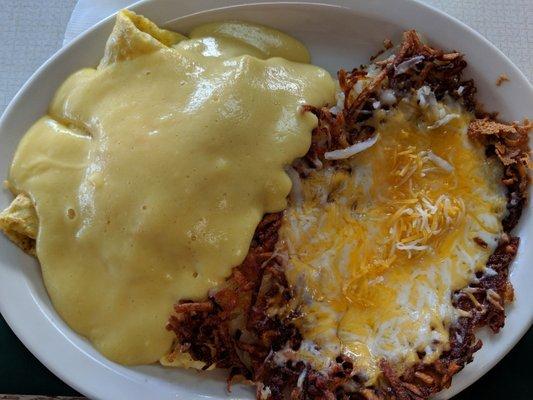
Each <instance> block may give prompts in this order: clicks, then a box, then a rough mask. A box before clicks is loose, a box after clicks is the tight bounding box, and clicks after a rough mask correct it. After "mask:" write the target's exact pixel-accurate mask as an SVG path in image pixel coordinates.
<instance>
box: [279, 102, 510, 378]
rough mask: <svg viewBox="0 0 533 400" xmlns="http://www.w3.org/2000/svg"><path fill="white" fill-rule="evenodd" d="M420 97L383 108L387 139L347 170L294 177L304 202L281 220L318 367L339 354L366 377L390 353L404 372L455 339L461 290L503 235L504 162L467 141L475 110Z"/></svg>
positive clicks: (381, 126)
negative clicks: (419, 100)
mask: <svg viewBox="0 0 533 400" xmlns="http://www.w3.org/2000/svg"><path fill="white" fill-rule="evenodd" d="M419 94H420V93H419ZM423 94H424V95H425V96H426V97H428V98H429V100H427V101H425V102H423V104H422V105H419V104H418V103H417V101H416V95H413V98H412V99H409V101H401V102H400V103H399V105H398V108H395V109H393V110H391V111H384V110H379V111H376V112H375V115H374V117H373V119H372V120H371V122H370V123H371V124H373V125H374V127H375V128H376V132H377V133H376V135H379V139H378V140H377V142H376V143H375V144H374V145H373V146H371V147H369V148H368V149H366V150H365V151H362V152H360V153H358V154H355V155H353V156H352V157H351V158H350V159H349V160H347V161H345V162H344V166H345V167H346V168H343V169H336V170H335V169H333V168H331V167H330V168H325V169H322V170H318V171H315V172H314V173H313V174H311V176H310V177H309V178H307V179H303V180H301V181H300V182H299V184H298V185H294V186H293V187H295V188H298V190H299V191H300V193H299V195H298V196H299V199H300V200H299V202H298V203H297V204H295V203H291V205H290V207H289V209H288V210H287V211H286V213H285V217H284V222H283V226H282V228H281V235H280V238H281V240H280V245H279V248H278V251H279V252H285V253H287V254H288V259H289V261H288V266H287V274H288V279H289V281H290V283H291V284H292V285H293V287H294V288H295V290H296V293H297V296H298V298H299V300H300V302H301V304H302V310H303V316H302V317H301V318H300V319H299V320H298V321H297V324H298V326H299V328H300V329H301V330H302V332H303V335H304V339H306V340H307V341H309V342H312V343H314V344H315V345H316V346H317V347H318V348H319V349H320V350H319V353H320V357H314V360H315V361H313V362H314V363H315V367H316V368H319V369H320V368H324V366H325V365H328V364H327V363H325V361H324V360H325V359H332V358H333V359H334V358H335V357H336V356H337V355H338V354H339V353H341V352H342V353H344V354H346V355H348V356H349V357H350V358H351V359H352V360H353V362H354V365H355V367H356V368H357V369H358V373H359V374H360V375H361V376H363V377H366V379H367V381H366V382H367V384H372V383H374V382H375V380H376V379H377V377H378V376H379V374H380V372H379V367H378V363H379V360H380V359H382V358H386V359H388V360H390V361H392V362H393V363H395V364H396V365H397V366H398V368H400V369H401V368H402V367H406V366H408V365H411V364H413V363H414V362H417V361H419V360H420V359H422V360H423V361H424V362H432V361H434V360H436V359H437V358H438V357H439V356H440V354H441V353H442V351H444V350H446V349H447V348H449V338H448V332H449V328H450V326H451V325H452V324H453V323H454V321H456V319H457V318H458V316H459V315H460V311H458V310H456V309H455V308H454V307H453V306H452V302H451V301H452V295H453V292H454V291H455V290H457V289H460V288H462V287H464V286H466V285H467V284H468V283H469V282H470V281H471V280H472V278H473V277H474V275H473V274H474V273H475V272H476V271H479V270H483V269H484V268H485V263H486V261H487V258H488V257H489V255H490V253H491V252H492V251H493V249H494V247H495V245H496V243H497V240H498V238H499V236H500V235H501V233H502V227H501V222H500V221H501V219H502V217H503V215H504V212H505V203H506V199H505V193H504V189H503V186H502V185H501V184H500V179H501V173H502V172H501V168H500V167H499V166H498V165H497V163H496V162H494V161H493V160H488V159H487V158H486V157H485V155H484V148H483V147H482V146H479V145H476V144H474V143H472V142H471V141H470V140H469V139H468V137H467V126H468V123H469V121H470V119H471V115H470V114H469V113H467V112H465V111H464V110H463V109H462V108H461V107H460V106H459V105H458V104H454V102H453V101H452V100H451V99H447V100H446V102H444V103H442V102H435V101H433V100H434V97H433V96H431V94H430V93H423ZM449 116H453V117H449ZM348 171H350V172H348ZM475 237H479V238H481V239H483V240H484V241H485V242H487V243H488V247H487V248H486V249H484V248H482V247H481V246H479V245H477V244H476V243H475V242H474V240H473V239H474V238H475ZM486 273H489V274H490V273H491V271H486Z"/></svg>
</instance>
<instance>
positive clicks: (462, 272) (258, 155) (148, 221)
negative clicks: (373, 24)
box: [0, 11, 529, 400]
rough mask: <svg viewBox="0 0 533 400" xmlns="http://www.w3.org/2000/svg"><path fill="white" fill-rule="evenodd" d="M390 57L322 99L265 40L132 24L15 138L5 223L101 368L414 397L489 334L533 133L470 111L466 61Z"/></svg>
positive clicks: (434, 54) (505, 286) (302, 63)
mask: <svg viewBox="0 0 533 400" xmlns="http://www.w3.org/2000/svg"><path fill="white" fill-rule="evenodd" d="M387 48H389V50H390V53H392V54H390V55H382V56H381V57H379V58H377V59H375V60H374V62H373V64H371V65H370V66H368V67H366V68H361V69H354V70H353V71H351V72H346V71H342V70H341V71H340V72H339V75H338V77H339V83H338V86H339V88H338V91H337V94H336V99H335V86H334V82H333V80H332V79H331V77H330V76H329V74H328V73H327V72H325V71H324V70H322V69H321V68H318V67H315V66H313V65H310V64H308V62H309V54H308V53H307V50H306V49H305V47H304V46H303V45H302V44H301V43H299V42H298V41H296V40H295V39H293V38H291V37H290V36H288V35H285V34H283V33H281V32H279V31H275V30H273V29H270V28H266V27H261V26H258V25H253V24H249V23H244V22H218V23H211V24H206V25H203V26H200V27H198V28H196V29H194V30H193V31H192V32H191V34H190V35H189V38H187V37H185V36H182V35H180V34H178V33H175V32H171V31H167V30H162V29H160V28H158V27H157V26H155V25H154V24H153V23H151V22H150V21H149V20H147V19H145V18H143V17H141V16H138V15H136V14H134V13H131V12H129V11H122V12H121V13H119V14H118V16H117V22H116V25H115V28H114V30H113V33H112V35H111V37H110V38H109V40H108V43H107V46H106V50H105V55H104V57H103V59H102V61H101V63H100V65H99V66H98V68H96V69H84V70H82V71H79V72H77V73H75V74H74V75H72V76H71V77H69V78H68V79H67V81H66V82H65V83H64V84H63V85H62V86H61V88H60V89H59V90H58V92H57V94H56V96H55V98H54V100H53V101H52V104H51V106H50V109H49V113H48V115H47V116H46V117H43V118H42V119H40V120H39V121H37V122H36V124H35V125H34V126H33V127H32V128H31V129H30V130H29V131H28V133H27V134H26V136H25V137H24V138H23V139H22V141H21V143H20V145H19V148H18V149H17V152H16V154H15V157H14V160H13V164H12V168H11V174H10V177H9V180H8V182H7V183H8V187H9V188H10V189H11V190H12V192H13V193H14V194H15V199H14V200H13V203H12V204H11V205H10V206H9V207H8V208H7V209H6V210H4V211H3V212H2V213H1V214H0V227H1V228H2V229H3V230H4V232H5V233H6V234H7V236H8V237H9V238H10V239H11V240H13V241H14V242H15V243H17V244H18V245H19V246H20V247H21V248H22V249H23V250H25V251H27V252H28V253H30V254H32V255H35V256H36V257H37V258H38V259H39V262H40V264H41V268H42V271H43V278H44V281H45V284H46V287H47V290H48V293H49V294H50V297H51V299H52V302H53V304H54V306H55V308H56V309H57V311H58V312H59V314H60V315H61V316H62V317H63V318H64V319H65V321H66V322H67V323H68V324H69V325H70V326H71V327H72V328H73V329H75V330H76V331H77V332H79V333H80V334H82V335H84V336H86V337H87V338H88V339H89V340H91V341H92V343H93V344H94V345H95V347H96V348H97V349H98V350H99V351H100V352H102V353H103V354H104V355H105V356H106V357H108V358H110V359H112V360H114V361H117V362H120V363H123V364H142V363H152V362H154V361H157V360H159V361H160V362H161V364H163V365H165V366H174V367H189V368H197V369H209V368H213V367H217V368H226V369H228V370H229V378H228V382H229V383H231V382H233V381H235V380H239V379H245V380H248V381H251V382H252V383H254V384H255V385H256V388H257V392H256V393H257V398H258V399H270V398H271V399H284V398H294V399H323V398H327V399H334V398H338V399H361V398H366V399H369V400H374V399H402V400H403V399H425V398H427V397H428V396H430V395H432V394H433V393H435V392H437V391H439V390H441V389H442V388H445V387H447V386H449V384H450V382H451V377H452V376H453V375H454V374H455V373H457V372H458V371H459V370H461V369H462V368H463V366H464V365H465V364H466V363H467V362H469V361H471V359H472V355H473V353H474V352H475V351H476V350H477V349H479V347H480V346H481V344H480V342H479V341H478V340H477V339H476V337H475V329H476V328H478V327H480V326H484V325H488V326H489V327H490V328H491V329H492V330H493V331H495V332H497V331H498V330H499V329H500V328H501V327H502V326H503V323H504V316H505V314H504V308H503V307H504V305H505V302H507V301H511V300H512V297H513V294H512V293H513V292H512V287H511V285H510V283H509V280H508V271H509V266H510V263H511V261H512V259H513V258H514V256H515V254H516V251H517V247H518V238H516V237H514V236H512V234H511V230H512V229H513V228H514V226H515V225H516V223H517V222H518V220H519V218H520V215H521V211H522V208H523V206H524V204H525V202H526V199H527V189H528V183H529V178H528V169H529V158H528V153H529V148H528V130H529V124H528V123H527V122H526V123H524V124H522V125H521V124H517V123H516V124H512V125H508V124H504V123H501V122H497V121H496V120H495V119H494V116H493V115H489V114H486V113H483V112H481V111H480V110H479V109H476V102H475V98H474V94H475V86H474V84H473V82H472V81H463V80H462V77H461V75H462V71H463V69H464V68H465V67H466V62H465V61H464V59H463V56H462V55H461V54H460V53H457V52H451V53H446V52H443V51H441V50H438V49H434V48H432V47H429V46H427V45H425V44H423V43H422V42H421V41H420V39H419V37H418V35H417V33H416V32H414V31H408V32H406V33H405V35H404V39H403V42H402V44H401V46H399V48H397V49H390V48H391V45H390V44H388V45H387ZM291 183H292V188H291ZM289 192H290V193H289ZM287 196H288V199H286V198H287ZM254 231H255V232H254Z"/></svg>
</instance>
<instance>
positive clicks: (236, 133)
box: [10, 11, 334, 364]
mask: <svg viewBox="0 0 533 400" xmlns="http://www.w3.org/2000/svg"><path fill="white" fill-rule="evenodd" d="M228 27H230V28H231V29H229V28H228ZM250 31H253V33H254V34H253V38H252V39H253V40H244V39H243V36H242V35H241V34H240V33H243V32H244V33H245V36H246V32H250ZM239 32H240V33H239ZM277 56H283V57H285V58H272V57H277ZM289 60H294V61H297V62H294V61H289ZM301 61H303V62H306V61H308V55H307V51H306V50H305V48H304V47H303V45H302V44H301V43H299V42H297V41H296V40H295V39H292V38H290V37H288V36H287V35H285V34H283V33H281V32H277V31H274V30H272V29H268V28H264V27H260V26H255V25H250V24H245V23H242V24H241V23H235V22H232V23H218V24H210V25H208V26H207V27H204V28H202V27H200V28H197V29H196V30H195V31H194V32H193V39H186V38H185V37H183V36H181V35H179V34H176V33H173V32H169V31H164V30H161V29H159V28H157V27H156V26H155V25H154V24H152V23H151V22H150V21H148V20H146V19H144V18H143V17H140V16H137V15H135V14H133V13H131V12H127V11H123V12H121V13H119V14H118V17H117V22H116V25H115V28H114V31H113V33H112V35H111V37H110V39H109V41H108V43H107V46H106V52H105V55H104V58H103V59H102V61H101V63H100V65H99V67H98V68H97V69H84V70H81V71H79V72H77V73H75V74H73V75H72V76H71V77H69V78H68V79H67V81H66V82H65V83H64V84H63V85H62V86H61V88H60V89H59V90H58V92H57V94H56V96H55V98H54V100H53V102H52V104H51V105H50V108H49V113H48V116H45V117H43V118H41V119H40V120H39V121H38V122H36V123H35V125H34V126H33V127H32V128H31V129H30V130H29V131H28V133H27V134H26V136H25V137H24V138H23V140H22V141H21V143H20V145H19V147H18V150H17V152H16V155H15V158H14V161H13V164H12V168H11V174H10V182H11V184H12V185H13V187H15V188H16V191H22V192H26V193H28V194H29V195H30V196H31V198H32V200H33V202H34V204H35V207H36V210H37V214H38V217H39V233H38V238H37V256H38V258H39V261H40V263H41V266H42V272H43V277H44V281H45V284H46V287H47V290H48V293H49V294H50V297H51V299H52V302H53V304H54V306H55V308H56V310H57V311H58V313H59V314H60V315H61V317H63V319H64V320H65V321H66V322H67V323H68V324H69V326H71V327H72V328H73V329H74V330H76V331H77V332H79V333H81V334H82V335H84V336H86V337H87V338H88V339H89V340H91V341H92V342H93V343H94V345H95V346H96V348H97V349H98V350H99V351H101V352H102V353H103V354H104V355H105V356H107V357H108V358H110V359H111V360H114V361H117V362H120V363H123V364H142V363H151V362H154V361H157V360H158V359H159V358H160V357H161V356H163V355H164V354H165V353H166V352H167V351H168V350H169V348H170V345H171V342H172V334H171V333H169V332H167V331H166V330H165V324H166V321H167V319H168V317H169V315H170V314H171V312H172V306H173V304H174V303H176V302H177V301H178V300H180V299H202V298H204V297H205V296H207V294H208V291H209V290H210V289H212V288H215V287H216V286H217V285H218V284H220V283H221V282H222V281H223V280H224V279H225V278H226V277H227V276H228V275H229V274H230V273H231V268H232V267H233V266H236V265H238V264H239V263H241V262H242V260H243V259H244V257H245V255H246V253H247V251H248V247H249V245H250V241H251V238H252V235H253V233H254V230H255V228H256V226H257V224H258V222H259V221H260V219H261V218H262V216H263V214H264V213H267V212H276V211H280V210H282V209H283V208H284V207H285V206H286V200H285V199H286V195H287V194H288V192H289V191H290V188H291V183H290V180H289V178H288V176H287V175H286V173H285V172H284V170H283V168H284V166H285V165H287V164H290V163H291V162H292V161H293V160H294V159H295V158H296V157H299V156H302V155H303V154H305V153H306V151H307V149H308V147H309V145H310V137H311V131H312V129H313V128H314V127H315V126H316V123H317V120H316V118H315V117H314V116H313V115H311V114H310V113H301V112H300V111H299V106H300V105H302V104H313V105H316V106H320V105H322V104H325V103H327V102H332V101H333V97H334V83H333V81H332V79H331V77H330V76H329V74H328V73H327V72H325V71H324V70H322V69H320V68H318V67H315V66H312V65H309V64H304V63H300V62H301Z"/></svg>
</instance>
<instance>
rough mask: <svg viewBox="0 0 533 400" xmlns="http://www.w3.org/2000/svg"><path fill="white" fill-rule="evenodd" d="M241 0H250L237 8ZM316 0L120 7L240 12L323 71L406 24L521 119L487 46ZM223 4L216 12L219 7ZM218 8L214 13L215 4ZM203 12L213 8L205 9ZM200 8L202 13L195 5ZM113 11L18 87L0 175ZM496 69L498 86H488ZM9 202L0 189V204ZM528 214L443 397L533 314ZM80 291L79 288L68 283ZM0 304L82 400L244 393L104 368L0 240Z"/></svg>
mask: <svg viewBox="0 0 533 400" xmlns="http://www.w3.org/2000/svg"><path fill="white" fill-rule="evenodd" d="M244 3H253V4H248V5H244ZM328 3H329V5H324V4H319V2H318V1H310V2H308V3H306V4H304V3H299V4H297V3H282V2H279V1H275V2H270V3H260V1H254V0H244V1H239V0H234V1H232V0H195V1H185V0H183V1H174V0H151V1H150V0H149V1H144V2H141V3H138V4H137V5H135V6H133V7H131V9H133V10H134V11H136V12H138V13H141V14H144V15H146V16H147V17H149V18H151V19H152V20H153V21H155V22H156V23H157V24H159V25H165V26H166V27H169V28H172V29H176V30H178V31H182V32H187V31H188V30H189V29H190V28H191V27H193V26H195V25H198V24H200V23H202V22H206V21H213V20H218V19H243V20H248V21H255V22H259V23H262V24H265V25H270V26H273V27H276V28H278V29H281V30H283V31H285V32H288V33H290V34H292V35H294V36H296V37H297V38H299V39H301V40H302V41H303V42H304V43H306V44H307V46H308V47H309V49H310V51H311V54H312V56H313V61H314V63H316V64H318V65H321V66H324V67H326V68H327V69H328V70H329V71H330V72H332V73H335V72H336V71H337V70H338V69H339V68H340V67H346V68H352V67H354V66H357V65H359V64H361V63H365V62H366V61H367V60H368V57H369V56H370V55H371V54H373V53H374V52H375V51H376V50H377V49H379V48H380V46H381V43H382V41H383V39H384V38H391V39H393V40H394V41H395V42H396V43H397V42H398V40H399V38H400V35H401V32H402V31H403V30H405V29H408V28H415V29H417V30H418V31H419V32H421V33H422V34H423V35H424V36H425V37H426V38H428V40H429V41H430V42H431V43H433V44H435V45H436V46H442V47H445V48H449V49H458V50H461V51H463V52H464V53H466V55H467V60H468V62H469V65H470V66H469V68H468V74H469V75H470V76H472V77H473V78H475V80H476V83H477V86H478V88H479V99H480V100H481V101H482V102H483V103H484V104H485V105H486V106H487V109H489V110H498V111H500V115H501V116H502V117H503V118H505V119H509V120H515V119H522V118H523V117H532V115H531V114H528V113H530V112H531V110H532V109H533V88H532V87H531V85H530V84H529V82H528V81H527V79H526V78H525V77H524V75H523V74H522V73H521V72H520V71H519V70H518V69H517V68H516V67H515V66H514V65H513V64H512V63H511V61H509V60H508V59H507V58H506V57H505V56H504V55H503V54H502V53H501V52H500V51H499V50H497V49H496V48H495V47H494V46H493V45H491V44H490V43H489V42H488V41H487V40H485V39H484V38H483V37H481V36H480V35H479V34H477V33H476V32H474V31H473V30H471V29H470V28H468V27H467V26H465V25H463V24H462V23H460V22H459V21H457V20H455V19H453V18H451V17H449V16H447V15H445V14H443V13H441V12H439V11H437V10H435V9H433V8H430V7H428V6H426V5H423V4H420V3H417V2H414V1H412V0H401V1H400V0H373V1H370V0H369V1H342V0H334V1H329V2H328ZM222 6H224V7H226V8H220V7H222ZM217 7H218V9H215V8H217ZM211 9H214V10H211ZM204 10H211V11H205V12H204ZM112 26H113V18H107V19H106V20H104V21H102V22H101V23H99V24H97V25H96V26H94V27H93V28H92V29H90V30H89V31H88V32H87V33H85V34H83V35H82V36H81V37H79V38H78V39H77V40H75V41H74V42H72V43H71V44H70V45H69V46H67V47H66V48H63V49H61V50H60V51H59V52H58V53H57V54H55V55H54V56H53V57H52V58H51V59H50V60H48V61H47V62H46V63H45V64H44V65H43V66H42V67H41V68H39V70H37V72H36V73H35V74H34V75H33V76H32V77H31V78H30V80H29V81H28V82H27V83H26V84H25V85H24V86H23V88H22V89H21V90H20V92H19V93H18V94H17V96H16V97H15V98H14V99H13V101H12V102H11V104H10V105H9V106H8V108H7V109H6V111H5V113H4V115H3V117H2V119H1V121H0V176H1V177H5V176H7V171H8V167H9V164H10V162H11V158H12V155H13V152H14V151H15V148H16V145H17V143H18V142H19V140H20V138H21V137H22V135H23V134H24V132H25V131H26V130H27V129H28V128H29V127H30V125H31V124H32V123H33V122H34V121H35V120H36V119H37V118H38V117H39V116H41V115H42V114H43V113H45V112H46V109H47V105H48V103H49V101H50V99H51V98H52V95H53V94H54V92H55V90H56V89H57V88H58V86H59V85H60V84H61V82H62V81H63V80H64V79H65V78H66V77H67V76H68V75H69V74H71V73H72V72H74V71H76V70H78V69H80V68H82V67H85V66H91V65H96V63H97V61H98V60H99V58H100V57H101V56H102V54H103V48H104V44H105V41H106V38H107V36H108V35H109V33H110V32H111V28H112ZM501 73H505V74H507V76H509V78H510V82H508V83H506V84H505V85H502V86H501V87H496V86H495V81H496V79H497V77H498V75H500V74H501ZM10 199H11V196H10V194H9V193H8V192H7V191H2V192H1V193H0V207H1V208H4V207H5V206H7V205H8V204H9V201H10ZM529 213H530V211H529V209H528V210H526V212H525V214H526V215H524V216H523V218H522V223H521V224H520V226H519V227H518V229H517V233H518V234H519V235H520V237H521V238H522V243H521V245H520V251H519V255H518V257H517V260H516V261H515V263H514V265H513V271H512V275H511V280H512V282H513V285H514V287H515V290H516V302H515V304H514V305H513V306H512V307H509V309H508V314H509V315H508V318H507V321H506V326H505V328H504V330H503V331H502V333H500V334H499V335H497V336H494V337H492V336H488V335H483V341H484V343H485V345H484V347H483V348H482V349H481V350H480V351H479V352H478V353H477V354H476V355H475V361H474V362H473V363H472V364H470V365H469V366H468V367H467V368H465V370H464V371H462V372H461V373H460V374H459V375H458V376H457V377H456V378H455V379H454V383H453V386H452V388H451V389H450V390H448V391H447V392H446V393H443V394H441V395H440V398H447V397H450V396H452V395H453V394H456V393H458V392H459V391H460V390H462V389H464V388H465V387H466V386H468V385H470V384H471V383H472V382H474V381H475V380H476V379H478V378H479V377H480V376H481V375H483V374H484V373H485V372H486V371H488V370H489V369H490V368H491V367H492V366H494V364H496V362H498V361H499V360H500V359H501V358H502V357H503V356H504V355H505V354H506V353H507V352H508V351H509V350H510V349H511V348H512V346H513V345H514V344H515V343H516V342H517V341H518V340H519V339H520V337H521V336H522V335H523V334H524V333H525V332H526V330H527V329H528V327H529V326H530V325H531V322H532V320H533V308H532V307H531V304H533V291H532V290H531V287H533V270H532V269H531V268H529V265H527V260H532V259H533V246H532V245H531V233H532V229H533V220H531V219H530V218H528V214H529ZM80 290H83V288H80ZM0 311H1V312H2V314H3V316H4V318H5V319H6V321H7V322H8V324H9V325H10V326H11V328H12V329H13V331H14V332H15V333H16V334H17V336H18V337H19V338H20V339H21V340H22V342H24V344H25V345H26V346H27V347H28V348H29V349H30V350H31V351H32V353H33V354H34V355H35V356H36V357H37V358H38V359H39V360H41V361H42V362H43V363H44V364H45V365H46V366H47V367H48V368H49V369H50V370H51V371H52V372H54V373H55V374H56V375H57V376H59V377H60V378H61V379H63V380H64V381H65V382H66V383H68V384H69V385H71V386H72V387H74V388H75V389H77V390H79V391H80V392H81V393H83V394H85V395H87V396H88V397H90V398H93V399H113V400H117V399H119V400H120V399H128V400H137V399H139V400H145V399H158V400H166V399H184V400H195V399H198V400H199V399H205V398H213V399H224V398H228V396H229V397H230V398H232V399H251V398H253V392H252V390H251V389H250V388H248V387H244V386H235V387H234V389H233V391H232V393H231V394H229V395H228V394H227V393H226V391H225V381H224V374H223V373H221V372H210V373H197V372H188V371H181V370H173V369H164V368H162V367H160V366H155V365H152V366H143V367H136V368H126V367H123V366H121V365H117V364H114V363H112V362H110V361H108V360H106V359H105V358H103V357H102V356H101V355H100V354H99V353H97V352H96V351H95V350H94V349H93V348H92V347H91V346H90V344H89V343H88V342H87V341H86V340H84V339H83V338H81V337H80V336H78V335H77V334H75V333H74V332H73V331H72V330H70V329H69V328H68V326H67V325H66V324H65V323H64V322H63V321H62V320H61V319H60V318H59V317H58V315H57V314H56V312H55V311H54V309H53V308H52V306H51V304H50V301H49V299H48V296H47V294H46V290H45V288H44V286H43V283H42V279H41V274H40V270H39V266H38V264H37V263H36V262H35V260H34V259H33V258H31V257H29V256H27V255H25V254H23V253H22V252H21V251H20V250H19V249H18V248H16V247H15V246H14V245H12V244H11V243H10V242H9V241H8V240H7V239H6V238H5V237H4V236H3V235H0Z"/></svg>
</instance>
